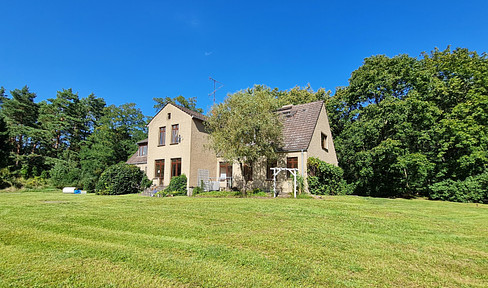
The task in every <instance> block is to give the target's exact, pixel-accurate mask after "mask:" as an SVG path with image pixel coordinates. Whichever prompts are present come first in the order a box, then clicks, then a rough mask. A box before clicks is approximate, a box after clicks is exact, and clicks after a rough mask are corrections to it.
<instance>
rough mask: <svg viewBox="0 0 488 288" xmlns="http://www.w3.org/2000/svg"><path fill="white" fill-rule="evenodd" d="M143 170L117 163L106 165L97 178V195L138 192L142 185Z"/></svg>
mask: <svg viewBox="0 0 488 288" xmlns="http://www.w3.org/2000/svg"><path fill="white" fill-rule="evenodd" d="M143 179H144V172H142V171H141V170H140V169H139V168H137V167H136V166H133V165H129V164H125V163H119V164H115V165H113V166H110V167H108V168H107V169H106V170H105V171H104V172H103V173H102V175H101V176H100V179H99V180H98V183H97V187H96V193H97V194H99V195H121V194H130V193H138V192H140V191H141V190H142V189H143V188H144V187H143Z"/></svg>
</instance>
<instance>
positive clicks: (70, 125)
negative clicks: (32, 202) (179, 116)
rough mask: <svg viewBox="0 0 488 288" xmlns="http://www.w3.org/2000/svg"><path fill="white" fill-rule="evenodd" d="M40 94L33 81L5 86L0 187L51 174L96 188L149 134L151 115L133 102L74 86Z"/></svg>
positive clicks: (0, 110)
mask: <svg viewBox="0 0 488 288" xmlns="http://www.w3.org/2000/svg"><path fill="white" fill-rule="evenodd" d="M35 98H36V94H35V93H33V92H31V91H30V90H29V88H28V87H27V86H26V87H24V88H22V89H13V90H11V91H10V96H8V95H7V93H6V90H5V89H4V88H3V87H2V88H1V89H0V105H1V106H0V144H1V149H0V159H1V160H0V169H1V170H0V171H1V172H0V188H5V187H8V186H21V185H23V184H26V183H27V184H29V183H31V184H33V185H36V184H38V182H43V181H44V182H45V181H46V180H47V179H49V178H51V179H52V183H53V184H55V185H56V186H58V187H62V186H64V185H70V186H71V185H75V186H79V187H83V188H84V189H87V190H93V189H94V188H95V185H96V183H97V181H98V178H99V177H100V175H101V173H102V172H103V171H104V169H105V168H106V167H108V166H110V165H113V164H116V163H119V162H121V161H126V160H127V158H128V157H129V155H131V154H132V153H134V152H135V151H136V149H137V146H136V144H135V143H136V142H137V141H139V140H142V139H144V138H145V137H146V134H147V131H146V123H147V118H146V117H145V116H144V115H143V114H142V112H141V110H140V109H138V108H136V105H135V104H133V103H129V104H124V105H121V106H115V105H109V106H107V104H106V102H105V100H104V99H103V98H99V97H96V96H95V95H93V94H91V95H88V96H87V97H85V98H80V97H79V96H78V94H77V93H73V91H72V89H63V90H61V91H58V92H57V95H56V97H55V98H51V99H48V100H47V101H41V102H39V103H36V102H35ZM26 179H27V181H26ZM22 180H23V181H22Z"/></svg>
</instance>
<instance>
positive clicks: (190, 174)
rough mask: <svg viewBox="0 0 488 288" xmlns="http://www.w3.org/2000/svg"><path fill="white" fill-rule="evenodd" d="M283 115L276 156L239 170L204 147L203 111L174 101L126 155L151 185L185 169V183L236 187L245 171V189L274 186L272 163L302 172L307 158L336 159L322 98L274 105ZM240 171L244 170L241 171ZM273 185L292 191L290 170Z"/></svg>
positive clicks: (164, 109)
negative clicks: (130, 152) (294, 103)
mask: <svg viewBox="0 0 488 288" xmlns="http://www.w3.org/2000/svg"><path fill="white" fill-rule="evenodd" d="M276 113H278V114H280V117H281V119H282V121H283V144H284V146H283V148H282V149H281V151H280V152H279V158H278V159H277V160H276V161H268V160H266V159H262V160H261V161H258V162H257V163H247V164H246V165H244V167H243V170H244V171H241V167H240V165H239V164H237V163H229V162H227V161H225V160H224V159H221V158H218V157H217V155H216V154H215V152H214V151H213V150H210V149H209V148H208V136H209V134H208V132H207V131H206V129H205V125H204V121H205V116H204V115H202V114H200V113H196V112H194V111H192V110H189V109H187V108H184V107H181V106H179V105H175V104H167V105H166V106H165V107H164V108H163V109H161V111H159V112H158V113H157V114H156V116H154V118H153V119H152V120H151V121H150V122H149V124H148V139H147V140H143V141H140V142H138V145H139V149H138V151H137V152H136V153H135V154H134V155H133V156H132V157H131V158H130V159H129V160H128V161H127V163H129V164H134V165H137V166H138V167H139V168H140V169H141V170H143V171H144V172H145V173H146V174H147V177H148V178H149V179H152V181H153V185H155V186H167V185H169V181H170V179H171V177H173V176H178V175H181V174H185V175H186V176H187V178H188V183H187V186H188V187H187V188H188V191H189V195H191V191H192V188H194V187H197V186H200V183H202V181H204V182H205V184H206V185H207V184H208V183H211V185H209V186H208V187H209V189H211V190H216V189H230V188H241V187H242V186H243V184H244V179H243V177H246V180H247V187H248V189H254V188H259V189H262V190H266V191H271V190H272V189H273V173H272V171H271V168H274V167H283V168H297V169H298V173H299V175H301V176H304V177H305V176H306V173H307V169H306V166H307V159H308V158H309V157H316V158H319V159H320V160H322V161H325V162H327V163H330V164H333V165H337V156H336V153H335V149H334V142H333V140H332V134H331V131H330V126H329V120H328V117H327V112H326V111H325V105H324V103H323V101H317V102H312V103H307V104H300V105H287V106H283V107H282V108H280V109H278V110H277V111H276ZM243 175H244V176H243ZM277 183H278V186H277V190H279V191H280V192H281V193H290V192H291V191H293V181H292V178H290V175H289V173H287V172H281V173H280V174H279V175H278V176H277Z"/></svg>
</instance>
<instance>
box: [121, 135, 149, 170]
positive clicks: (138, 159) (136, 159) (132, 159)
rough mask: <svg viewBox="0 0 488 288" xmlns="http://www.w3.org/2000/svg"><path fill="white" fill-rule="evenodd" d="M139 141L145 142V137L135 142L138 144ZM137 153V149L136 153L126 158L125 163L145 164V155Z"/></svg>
mask: <svg viewBox="0 0 488 288" xmlns="http://www.w3.org/2000/svg"><path fill="white" fill-rule="evenodd" d="M144 141H145V142H144ZM139 143H147V139H146V140H142V141H139V142H137V144H139ZM138 154H139V150H138V151H136V153H134V155H132V156H131V157H130V158H129V160H127V162H125V163H127V164H146V163H147V155H144V156H139V155H138Z"/></svg>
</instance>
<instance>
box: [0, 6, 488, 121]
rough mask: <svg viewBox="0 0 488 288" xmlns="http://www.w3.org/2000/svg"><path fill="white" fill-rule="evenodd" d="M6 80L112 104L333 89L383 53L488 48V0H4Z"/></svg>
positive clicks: (147, 108)
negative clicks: (262, 88)
mask: <svg viewBox="0 0 488 288" xmlns="http://www.w3.org/2000/svg"><path fill="white" fill-rule="evenodd" d="M0 11H2V13H1V17H0V36H1V40H0V43H1V45H0V86H4V87H5V88H6V89H7V90H12V89H14V88H21V87H23V86H24V85H28V86H29V87H30V89H31V91H33V92H35V93H37V96H38V97H37V101H41V100H44V99H47V98H52V97H55V95H56V91H58V90H61V89H62V88H73V90H74V91H77V92H78V94H79V96H80V97H85V96H87V95H88V94H90V93H92V92H93V93H95V94H96V95H97V96H99V97H103V98H104V99H105V100H106V101H107V103H108V104H116V105H120V104H123V103H127V102H135V103H136V104H137V106H138V107H139V108H141V109H142V111H143V113H144V114H146V115H148V116H151V115H153V114H154V113H155V110H154V109H153V108H152V107H153V105H154V102H153V100H152V98H153V97H166V96H169V97H175V96H178V95H183V96H185V97H197V99H198V106H199V107H202V108H204V109H205V110H208V109H209V108H210V107H211V105H212V99H211V97H210V96H208V94H209V93H210V92H211V91H212V89H213V86H212V82H211V81H210V80H209V77H210V76H211V77H213V78H215V79H217V80H218V81H220V82H222V83H223V84H224V87H223V88H222V89H221V90H219V91H218V92H217V101H218V102H220V101H222V100H223V99H224V97H225V96H226V94H227V93H232V92H235V91H238V90H241V89H245V88H247V87H250V86H252V85H254V84H265V85H267V86H270V87H272V88H274V87H278V88H279V89H282V90H284V89H290V88H292V87H294V86H296V85H298V86H305V85H307V83H310V84H311V86H312V88H314V89H315V90H317V89H318V88H320V87H324V88H326V89H328V90H331V91H332V92H334V91H335V88H336V87H338V86H345V85H347V81H348V79H349V77H350V75H351V72H352V71H354V70H355V69H357V68H358V67H359V66H361V64H362V62H363V59H364V58H366V57H369V56H372V55H377V54H385V55H388V56H394V55H398V54H402V53H405V54H409V55H411V56H414V57H417V56H419V55H420V53H421V52H422V51H427V52H429V51H431V50H433V49H434V48H435V47H439V48H440V49H444V48H446V47H447V45H451V46H452V47H453V48H455V47H465V48H468V49H470V50H476V51H478V52H479V53H481V52H485V51H488V48H487V46H488V32H487V31H488V17H487V16H486V11H488V1H486V0H483V1H427V0H425V1H374V0H370V1H242V2H233V1H102V0H99V1H81V0H78V1H22V0H18V1H5V0H0Z"/></svg>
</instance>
